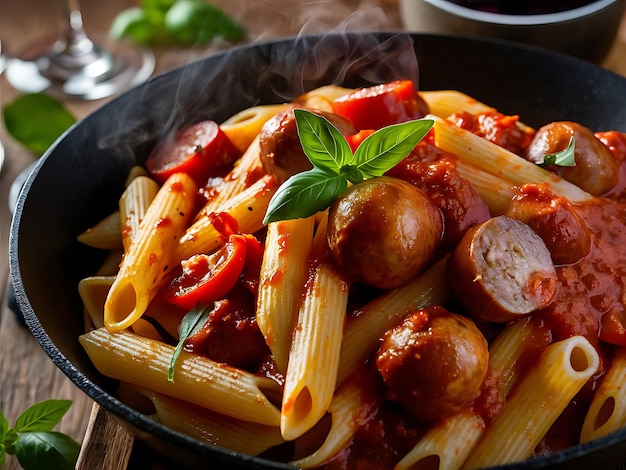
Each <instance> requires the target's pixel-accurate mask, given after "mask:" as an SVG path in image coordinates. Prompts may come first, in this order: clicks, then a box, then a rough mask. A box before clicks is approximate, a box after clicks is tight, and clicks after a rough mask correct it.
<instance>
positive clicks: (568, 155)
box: [539, 137, 576, 168]
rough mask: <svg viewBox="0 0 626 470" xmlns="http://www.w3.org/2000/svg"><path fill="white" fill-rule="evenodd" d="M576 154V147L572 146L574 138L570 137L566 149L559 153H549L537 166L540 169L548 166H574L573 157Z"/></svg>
mask: <svg viewBox="0 0 626 470" xmlns="http://www.w3.org/2000/svg"><path fill="white" fill-rule="evenodd" d="M575 153H576V146H575V144H574V138H573V137H570V139H569V143H568V144H567V148H565V149H563V150H561V151H560V152H554V153H549V154H548V155H546V156H545V157H543V162H542V163H540V164H539V166H540V167H542V168H546V167H548V166H550V165H558V166H576V161H575V159H574V155H575Z"/></svg>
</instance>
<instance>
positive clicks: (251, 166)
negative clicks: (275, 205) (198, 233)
mask: <svg viewBox="0 0 626 470" xmlns="http://www.w3.org/2000/svg"><path fill="white" fill-rule="evenodd" d="M260 152H261V150H260V148H259V139H258V137H257V138H256V139H254V141H253V142H252V143H251V144H250V147H248V149H247V150H246V151H245V152H244V154H243V155H242V156H241V158H240V159H239V160H237V162H236V163H235V166H234V167H233V169H232V170H231V171H230V173H229V174H228V175H227V176H226V177H225V178H224V179H223V180H222V181H220V182H219V183H217V184H216V185H215V186H214V187H212V188H211V189H210V190H209V191H208V192H209V194H208V195H207V201H206V203H205V204H204V207H203V208H202V209H200V211H199V212H198V214H197V215H196V217H195V219H194V222H196V221H198V220H200V219H202V218H203V217H206V216H207V215H209V214H211V213H213V212H219V211H221V210H222V208H223V207H224V206H225V205H228V204H229V203H230V200H231V199H232V198H233V197H235V196H236V195H237V194H239V193H241V192H242V191H243V190H245V189H246V188H248V187H249V186H250V185H251V184H253V183H254V182H255V181H256V180H257V179H258V178H259V177H260V176H261V175H262V173H263V168H262V165H261V160H260ZM255 178H256V179H255Z"/></svg>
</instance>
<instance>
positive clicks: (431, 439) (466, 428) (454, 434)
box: [394, 410, 485, 470]
mask: <svg viewBox="0 0 626 470" xmlns="http://www.w3.org/2000/svg"><path fill="white" fill-rule="evenodd" d="M484 429H485V422H484V421H483V419H482V418H481V417H480V416H479V415H478V414H476V413H474V412H473V411H471V410H465V411H461V412H460V413H457V414H455V415H453V416H450V417H449V418H446V419H444V420H443V421H441V422H439V423H437V424H436V425H435V426H434V427H432V428H431V429H430V430H429V431H428V432H427V433H426V435H425V436H424V437H422V438H421V439H420V440H419V442H418V443H417V445H416V446H415V447H413V449H411V451H410V452H409V453H408V454H406V455H405V456H404V457H403V458H402V460H400V461H399V462H398V463H397V464H396V466H395V467H394V470H418V469H432V470H439V469H441V470H455V469H458V468H461V466H462V465H463V462H465V460H466V459H467V457H468V455H469V454H470V452H471V451H472V449H473V448H474V446H475V445H476V443H477V442H478V440H479V439H480V437H481V436H482V433H483V431H484Z"/></svg>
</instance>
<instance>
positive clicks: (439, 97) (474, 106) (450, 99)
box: [419, 90, 496, 119]
mask: <svg viewBox="0 0 626 470" xmlns="http://www.w3.org/2000/svg"><path fill="white" fill-rule="evenodd" d="M419 94H420V96H421V97H422V98H423V99H424V101H426V104H427V105H428V108H429V109H430V112H431V114H434V115H435V116H438V117H440V118H442V119H446V118H447V117H449V116H451V115H453V114H455V113H458V112H461V111H464V112H467V113H470V114H479V113H485V112H489V111H495V110H496V109H495V108H492V107H491V106H488V105H486V104H484V103H481V102H480V101H478V100H477V99H476V98H474V97H472V96H469V95H466V94H465V93H462V92H460V91H456V90H436V91H420V92H419Z"/></svg>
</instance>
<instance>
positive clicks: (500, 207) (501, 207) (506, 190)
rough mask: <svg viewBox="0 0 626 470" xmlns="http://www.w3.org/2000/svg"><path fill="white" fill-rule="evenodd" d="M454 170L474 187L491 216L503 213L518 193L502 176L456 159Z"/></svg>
mask: <svg viewBox="0 0 626 470" xmlns="http://www.w3.org/2000/svg"><path fill="white" fill-rule="evenodd" d="M456 170H457V172H458V173H459V175H461V176H462V177H463V178H465V179H466V180H468V181H469V182H470V183H471V185H472V186H473V187H474V189H476V191H477V192H478V194H479V195H480V197H481V199H482V200H483V201H485V204H487V207H489V212H490V214H491V216H492V217H495V216H497V215H503V214H505V213H506V212H507V211H508V210H509V208H510V205H511V201H512V200H513V197H515V195H516V194H518V192H517V190H516V189H515V187H513V186H511V184H510V183H507V182H506V181H504V180H503V179H502V178H500V177H498V176H495V175H492V174H491V173H487V172H486V171H482V170H480V169H479V168H476V167H475V166H474V165H470V164H468V163H465V162H462V161H458V162H456Z"/></svg>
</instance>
